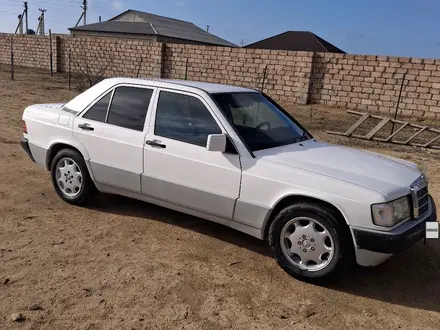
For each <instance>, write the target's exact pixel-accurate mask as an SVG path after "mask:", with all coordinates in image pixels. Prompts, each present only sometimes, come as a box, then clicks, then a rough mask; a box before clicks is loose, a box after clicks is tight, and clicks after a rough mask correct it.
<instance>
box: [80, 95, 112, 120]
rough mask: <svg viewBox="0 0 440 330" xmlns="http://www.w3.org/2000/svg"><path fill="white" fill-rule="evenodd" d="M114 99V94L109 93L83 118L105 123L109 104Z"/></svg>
mask: <svg viewBox="0 0 440 330" xmlns="http://www.w3.org/2000/svg"><path fill="white" fill-rule="evenodd" d="M111 97H112V92H111V91H110V92H108V93H107V94H106V95H105V96H104V97H102V98H101V99H100V100H99V101H98V102H96V103H95V104H94V105H93V106H92V107H91V108H90V109H89V110H87V112H86V113H85V114H84V116H83V118H86V119H90V120H95V121H100V122H101V123H104V122H105V117H106V115H107V109H108V104H109V103H110V99H111Z"/></svg>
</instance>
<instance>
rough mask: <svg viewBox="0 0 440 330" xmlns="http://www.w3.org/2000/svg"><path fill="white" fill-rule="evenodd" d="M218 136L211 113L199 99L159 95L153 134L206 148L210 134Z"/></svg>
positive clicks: (219, 132)
mask: <svg viewBox="0 0 440 330" xmlns="http://www.w3.org/2000/svg"><path fill="white" fill-rule="evenodd" d="M221 133H222V131H221V129H220V127H219V126H218V125H217V123H216V121H215V120H214V118H213V117H212V115H211V113H210V112H209V110H208V109H207V108H206V107H205V105H204V104H203V103H202V101H200V100H199V99H198V98H196V97H193V96H189V95H185V94H178V93H173V92H165V91H162V92H160V95H159V100H158V103H157V110H156V122H155V126H154V134H155V135H157V136H163V137H166V138H169V139H173V140H178V141H182V142H186V143H191V144H194V145H198V146H203V147H205V146H206V143H207V140H208V135H209V134H221Z"/></svg>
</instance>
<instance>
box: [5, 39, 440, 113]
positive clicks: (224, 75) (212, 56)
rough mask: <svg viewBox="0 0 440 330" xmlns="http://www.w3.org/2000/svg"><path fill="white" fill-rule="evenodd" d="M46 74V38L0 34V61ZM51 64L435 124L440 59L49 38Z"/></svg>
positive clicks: (439, 102)
mask: <svg viewBox="0 0 440 330" xmlns="http://www.w3.org/2000/svg"><path fill="white" fill-rule="evenodd" d="M11 40H12V41H13V49H14V63H15V64H16V65H22V66H27V67H36V68H48V69H49V65H50V61H49V37H48V36H16V35H5V34H3V35H0V63H10V53H11ZM52 52H53V58H54V59H53V61H54V62H53V66H54V68H55V71H57V72H66V71H67V70H68V59H69V52H70V54H71V55H70V58H71V70H72V71H73V72H79V71H82V72H90V73H99V72H102V71H103V70H105V71H106V76H127V77H135V76H137V75H139V77H155V78H160V77H162V78H174V79H184V78H185V77H186V78H187V79H190V80H203V81H208V82H218V83H227V84H233V85H240V86H246V87H251V88H257V89H261V87H262V86H263V83H264V91H265V92H266V93H267V94H269V95H271V96H272V97H273V98H274V99H276V100H277V101H279V102H280V103H282V104H286V103H288V104H292V103H299V104H306V103H312V104H326V105H328V106H332V107H343V108H347V109H357V110H368V111H380V112H385V113H387V112H393V111H394V110H395V107H396V103H397V101H398V96H399V91H400V88H401V84H402V79H403V77H404V76H405V81H404V87H403V93H402V97H401V99H400V107H399V108H400V111H399V112H400V113H401V114H404V115H412V116H418V117H419V116H427V117H435V118H440V60H434V59H420V58H408V57H389V56H374V55H373V56H372V55H346V54H330V53H309V52H292V51H281V50H280V51H279V50H261V49H244V48H228V47H214V46H198V45H184V44H172V43H156V42H150V41H145V40H122V39H111V38H96V37H95V38H85V37H84V38H83V37H81V38H79V37H75V38H72V37H67V36H62V37H60V36H56V37H55V36H53V37H52Z"/></svg>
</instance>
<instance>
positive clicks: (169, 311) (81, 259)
mask: <svg viewBox="0 0 440 330" xmlns="http://www.w3.org/2000/svg"><path fill="white" fill-rule="evenodd" d="M72 96H73V93H72V92H69V91H68V90H67V82H66V79H65V78H64V77H62V76H54V77H50V76H49V75H48V74H47V73H46V72H44V73H42V72H38V71H35V70H29V69H22V70H19V71H18V72H16V80H15V81H10V80H9V73H7V72H6V71H5V69H4V68H3V69H2V70H1V72H0V101H1V102H0V173H1V176H0V178H1V180H0V329H221V328H233V329H369V330H371V329H387V328H388V329H398V328H399V329H424V330H427V329H440V313H439V312H440V240H438V241H430V242H428V244H427V245H423V244H422V243H421V242H420V243H418V244H417V245H416V246H414V247H413V248H411V249H410V250H407V251H405V252H403V253H402V254H400V255H397V256H395V257H393V258H392V259H390V260H389V261H387V262H386V263H384V264H382V265H381V266H379V267H376V268H371V269H367V268H361V267H352V269H351V270H350V271H349V272H348V273H347V274H346V275H345V276H344V278H343V279H342V280H341V281H340V282H339V283H335V284H332V285H330V286H329V287H318V286H313V285H309V284H305V283H302V282H299V281H297V280H295V279H293V278H291V277H290V276H289V275H287V274H286V273H285V272H283V271H282V270H281V268H280V267H278V266H277V264H276V263H275V261H274V260H273V259H272V258H271V256H270V254H269V250H268V247H267V244H266V242H262V241H259V240H257V239H254V238H252V237H250V236H247V235H245V234H241V233H239V232H236V231H234V230H232V229H228V228H225V227H223V226H220V225H217V224H214V223H211V222H208V221H205V220H201V219H198V218H194V217H191V216H187V215H184V214H180V213H177V212H173V211H170V210H166V209H163V208H160V207H157V206H153V205H150V204H147V203H142V202H138V201H134V200H130V199H127V198H122V197H116V196H100V197H99V198H98V200H97V202H96V203H95V205H94V206H93V207H90V208H80V207H74V206H70V205H68V204H66V203H64V202H62V201H61V199H60V198H58V197H57V196H56V194H55V192H54V190H53V188H52V186H51V182H50V177H49V174H48V173H46V172H44V171H41V170H39V169H37V167H36V166H35V165H34V163H32V161H31V160H30V159H29V158H28V156H27V155H26V154H25V153H24V151H23V150H22V149H21V147H20V145H19V143H18V141H19V138H20V136H21V115H22V111H23V109H24V108H25V107H26V106H27V105H30V104H34V103H52V102H58V101H66V100H69V99H70V98H71V97H72ZM311 110H312V111H313V120H311V121H309V122H308V123H306V126H308V127H310V129H311V131H312V133H314V134H316V136H318V137H319V138H321V139H323V140H327V141H331V142H335V143H344V144H351V145H353V146H356V147H359V148H366V149H370V150H374V151H377V152H382V153H386V154H391V155H394V156H398V157H401V158H404V159H408V160H411V161H415V162H417V163H418V164H420V165H421V166H423V167H424V168H426V169H427V172H428V175H429V179H430V190H431V193H432V195H433V196H434V198H435V200H436V201H437V204H440V170H439V169H440V162H439V161H440V155H439V154H438V153H436V152H432V151H431V152H429V151H427V150H421V149H418V148H414V147H397V146H394V145H387V144H379V143H371V142H368V143H367V142H363V141H354V140H348V139H345V138H340V137H335V136H329V135H327V134H325V133H324V131H325V130H326V129H334V128H335V127H332V126H334V125H337V122H335V121H337V120H339V119H340V118H341V116H343V113H342V112H341V111H339V112H338V111H337V110H331V109H324V108H322V107H317V106H313V107H297V108H295V109H293V112H294V113H295V114H296V115H297V116H298V118H307V117H308V113H309V112H310V111H311ZM340 129H341V130H342V129H344V128H340ZM341 161H343V160H341ZM341 166H343V164H342V163H341ZM32 305H34V306H32ZM14 313H22V315H23V316H24V318H25V320H24V321H23V322H20V323H18V322H13V321H12V320H11V315H12V314H14Z"/></svg>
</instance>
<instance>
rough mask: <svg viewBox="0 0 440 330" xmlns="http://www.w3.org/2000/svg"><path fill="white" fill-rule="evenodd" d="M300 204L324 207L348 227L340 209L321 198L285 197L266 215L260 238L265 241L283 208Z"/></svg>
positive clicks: (305, 196) (304, 196)
mask: <svg viewBox="0 0 440 330" xmlns="http://www.w3.org/2000/svg"><path fill="white" fill-rule="evenodd" d="M300 202H311V203H315V204H319V205H321V206H324V207H326V208H328V209H329V210H331V211H332V212H335V214H337V215H338V216H340V218H341V219H344V222H345V224H346V225H347V226H348V221H347V217H346V216H345V215H344V212H342V211H341V209H340V208H339V207H337V206H335V205H334V204H332V203H331V202H329V201H326V200H324V199H321V198H317V197H312V196H307V195H287V196H284V197H282V198H280V199H279V200H278V201H277V202H276V203H275V204H274V207H273V208H272V209H271V211H270V212H269V213H268V215H267V217H266V220H265V222H264V225H263V232H262V236H263V237H262V238H263V239H264V240H266V239H267V237H268V233H269V228H270V225H271V224H272V222H273V221H274V219H275V217H276V216H277V214H278V213H279V212H280V211H281V210H282V209H284V208H285V207H287V206H289V205H292V204H296V203H300Z"/></svg>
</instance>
